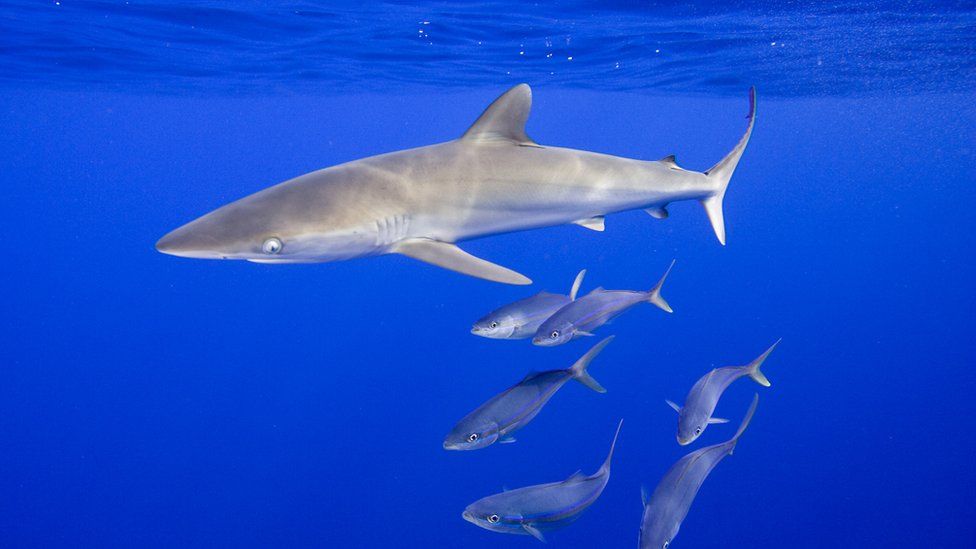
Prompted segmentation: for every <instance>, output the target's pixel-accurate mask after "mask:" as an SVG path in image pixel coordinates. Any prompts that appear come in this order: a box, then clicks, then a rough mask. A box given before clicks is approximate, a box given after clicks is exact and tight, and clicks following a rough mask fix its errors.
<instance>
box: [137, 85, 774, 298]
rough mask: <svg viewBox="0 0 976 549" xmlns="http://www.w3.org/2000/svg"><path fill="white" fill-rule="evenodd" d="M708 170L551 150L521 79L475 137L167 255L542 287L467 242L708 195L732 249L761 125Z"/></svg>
mask: <svg viewBox="0 0 976 549" xmlns="http://www.w3.org/2000/svg"><path fill="white" fill-rule="evenodd" d="M755 98H756V94H755V89H751V90H750V91H749V124H748V127H747V129H746V132H745V134H744V135H743V136H742V138H741V139H739V142H738V144H737V145H736V146H735V148H733V149H732V151H731V152H729V153H728V154H727V155H725V157H724V158H723V159H722V160H720V161H719V162H718V163H717V164H715V165H714V166H712V167H711V168H709V169H708V170H707V171H704V172H695V171H691V170H685V169H683V168H681V167H680V166H678V164H677V163H676V162H675V159H674V156H673V155H672V156H668V157H665V158H663V159H661V160H660V161H643V160H633V159H629V158H621V157H616V156H610V155H606V154H598V153H593V152H589V151H579V150H573V149H565V148H560V147H549V146H542V145H539V144H538V143H536V142H534V141H533V140H532V139H530V138H529V136H528V135H526V133H525V123H526V121H527V120H528V118H529V110H530V108H531V106H532V91H531V89H530V88H529V86H527V85H525V84H519V85H518V86H515V87H513V88H512V89H510V90H508V92H506V93H505V94H503V95H502V96H501V97H499V98H498V99H496V100H495V102H493V103H492V104H491V105H490V106H489V107H488V108H487V109H486V110H485V111H484V113H482V115H481V116H480V117H479V118H478V119H477V120H476V121H475V123H474V124H473V125H472V126H471V127H470V128H468V130H467V131H466V132H464V134H463V135H461V137H459V138H458V139H454V140H452V141H448V142H446V143H439V144H436V145H428V146H426V147H419V148H416V149H408V150H402V151H396V152H391V153H388V154H381V155H378V156H372V157H369V158H364V159H361V160H356V161H353V162H348V163H345V164H340V165H338V166H333V167H331V168H326V169H322V170H318V171H314V172H311V173H307V174H305V175H302V176H300V177H296V178H294V179H291V180H289V181H285V182H284V183H280V184H278V185H275V186H273V187H269V188H267V189H264V190H262V191H260V192H257V193H255V194H252V195H250V196H247V197H244V198H241V199H240V200H237V201H235V202H231V203H230V204H227V205H225V206H223V207H221V208H218V209H216V210H214V211H212V212H210V213H208V214H206V215H204V216H202V217H200V218H198V219H196V220H195V221H191V222H190V223H187V224H186V225H183V226H182V227H179V228H177V229H175V230H173V231H171V232H170V233H169V234H167V235H165V236H163V237H162V238H161V239H159V241H158V242H157V243H156V249H157V250H159V251H160V252H162V253H166V254H171V255H177V256H182V257H194V258H209V259H237V260H247V261H254V262H258V263H271V264H285V263H323V262H327V261H341V260H346V259H352V258H356V257H371V256H377V255H383V254H400V255H404V256H407V257H411V258H413V259H417V260H419V261H424V262H426V263H430V264H432V265H436V266H438V267H443V268H445V269H451V270H453V271H457V272H460V273H464V274H467V275H470V276H475V277H478V278H483V279H487V280H493V281H496V282H504V283H507V284H530V283H531V282H532V281H531V280H529V279H528V278H527V277H525V276H523V275H522V274H520V273H517V272H515V271H513V270H511V269H507V268H505V267H502V266H501V265H497V264H495V263H491V262H489V261H485V260H484V259H481V258H478V257H475V256H473V255H471V254H469V253H467V252H465V251H463V250H462V249H461V248H459V247H458V246H457V244H456V243H457V242H461V241H464V240H470V239H474V238H481V237H484V236H491V235H496V234H501V233H508V232H513V231H525V230H529V229H536V228H540V227H552V226H556V225H564V224H567V223H575V224H577V225H580V226H583V227H586V228H587V229H592V230H603V218H604V216H606V215H609V214H613V213H617V212H623V211H628V210H637V209H643V210H645V211H647V213H649V214H650V215H652V216H653V217H657V218H662V217H666V216H667V209H666V207H667V205H668V204H669V203H671V202H678V201H682V200H696V201H698V202H700V203H701V204H702V205H703V206H704V207H705V213H706V214H707V215H708V219H709V221H710V222H711V225H712V230H713V231H714V232H715V236H716V237H717V238H718V240H719V242H721V243H722V244H725V221H724V215H723V213H722V202H723V200H724V198H725V193H726V190H727V189H728V185H729V180H730V179H731V177H732V173H733V171H735V168H736V166H737V165H738V163H739V159H740V158H741V157H742V153H743V152H744V151H745V148H746V144H747V143H748V142H749V136H750V135H751V134H752V128H753V125H754V121H755V105H756V100H755Z"/></svg>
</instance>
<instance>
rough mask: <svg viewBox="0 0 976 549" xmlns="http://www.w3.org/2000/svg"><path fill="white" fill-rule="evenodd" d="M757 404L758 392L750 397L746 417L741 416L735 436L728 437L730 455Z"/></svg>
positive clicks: (750, 419)
mask: <svg viewBox="0 0 976 549" xmlns="http://www.w3.org/2000/svg"><path fill="white" fill-rule="evenodd" d="M758 405H759V393H756V396H754V397H752V404H751V405H749V411H748V412H746V417H744V418H742V423H740V424H739V430H738V431H736V432H735V436H733V437H732V438H730V439H729V441H728V442H726V444H729V445H731V447H730V448H729V455H732V451H733V450H735V445H736V443H738V442H739V437H741V436H742V433H744V432H745V430H746V427H748V426H749V422H750V421H752V415H753V414H755V413H756V406H758Z"/></svg>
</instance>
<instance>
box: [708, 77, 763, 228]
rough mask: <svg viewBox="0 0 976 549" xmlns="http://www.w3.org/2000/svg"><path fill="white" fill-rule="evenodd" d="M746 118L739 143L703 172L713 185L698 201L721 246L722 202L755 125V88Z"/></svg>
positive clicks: (751, 94)
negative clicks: (747, 125) (703, 208)
mask: <svg viewBox="0 0 976 549" xmlns="http://www.w3.org/2000/svg"><path fill="white" fill-rule="evenodd" d="M747 118H748V119H749V127H748V128H746V133H744V134H743V135H742V138H741V139H739V143H738V144H737V145H736V146H735V148H734V149H732V151H730V152H729V154H727V155H725V158H723V159H722V160H720V161H719V162H718V164H715V165H714V166H712V167H711V168H709V169H708V170H707V171H706V172H705V175H706V176H707V177H708V178H709V180H710V181H711V182H712V183H713V186H712V190H711V191H709V193H708V194H707V195H705V197H704V198H702V199H700V200H701V203H702V206H704V207H705V213H706V214H707V215H708V220H709V221H710V222H711V224H712V230H714V231H715V237H716V238H718V241H719V242H721V243H722V245H723V246H724V245H725V216H724V214H723V213H722V201H723V200H725V191H726V190H727V189H728V188H729V180H730V179H732V172H734V171H735V167H736V166H737V165H738V164H739V159H740V158H741V157H742V153H743V152H744V151H745V150H746V145H747V144H749V137H750V136H751V135H752V127H753V126H754V125H755V123H756V88H755V87H752V88H749V115H748V117H747Z"/></svg>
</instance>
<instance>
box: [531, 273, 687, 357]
mask: <svg viewBox="0 0 976 549" xmlns="http://www.w3.org/2000/svg"><path fill="white" fill-rule="evenodd" d="M673 267H674V261H672V262H671V265H670V266H668V270H667V271H665V272H664V275H663V276H662V277H661V279H660V280H659V281H658V282H657V284H655V285H654V287H653V288H651V289H650V290H648V291H646V292H635V291H631V290H604V289H603V288H597V289H595V290H593V291H592V292H590V293H588V294H586V295H585V296H583V297H581V298H579V299H577V300H575V301H573V302H571V303H568V304H567V305H566V306H565V307H563V308H562V309H559V310H558V311H556V312H555V313H554V314H553V315H552V316H551V317H549V318H548V319H546V321H545V322H543V323H542V324H541V325H540V326H539V329H538V330H537V331H536V333H535V336H533V337H532V343H533V344H534V345H540V346H542V347H553V346H556V345H562V344H564V343H569V342H570V341H572V340H573V339H575V338H577V337H581V336H591V335H593V330H595V329H597V328H599V327H600V326H603V325H604V324H606V323H607V322H610V321H611V320H613V319H614V318H616V317H617V316H619V315H620V314H622V313H623V312H624V311H626V310H627V309H629V308H631V307H633V306H634V305H637V304H638V303H645V302H647V303H652V304H654V305H656V306H657V307H658V308H660V309H661V310H663V311H665V312H668V313H672V312H674V310H673V309H671V305H669V304H668V302H667V301H665V299H664V297H663V296H661V287H662V286H664V281H665V280H666V279H667V278H668V274H670V273H671V269H672V268H673Z"/></svg>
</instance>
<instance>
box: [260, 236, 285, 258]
mask: <svg viewBox="0 0 976 549" xmlns="http://www.w3.org/2000/svg"><path fill="white" fill-rule="evenodd" d="M261 251H262V252H264V253H266V254H268V255H274V254H276V253H278V252H280V251H281V241H280V240H278V239H277V238H275V237H273V236H272V237H271V238H269V239H267V240H265V241H264V244H262V245H261Z"/></svg>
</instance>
